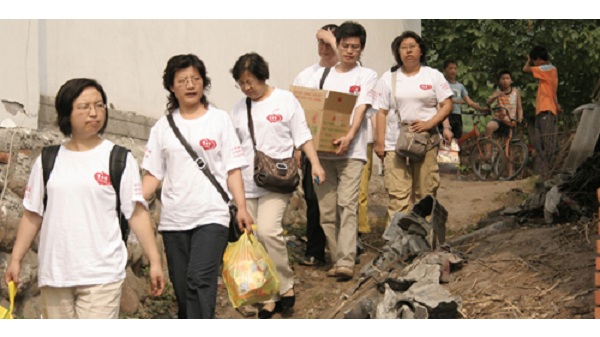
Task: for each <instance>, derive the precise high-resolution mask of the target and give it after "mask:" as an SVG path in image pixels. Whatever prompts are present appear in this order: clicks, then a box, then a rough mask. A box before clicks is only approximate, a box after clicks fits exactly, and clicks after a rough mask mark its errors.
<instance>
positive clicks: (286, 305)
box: [277, 288, 296, 311]
mask: <svg viewBox="0 0 600 337" xmlns="http://www.w3.org/2000/svg"><path fill="white" fill-rule="evenodd" d="M292 291H294V294H293V295H292V296H281V299H280V300H279V301H278V302H277V303H280V304H281V305H280V306H281V311H286V310H289V309H291V308H293V307H294V304H296V291H295V290H294V288H292Z"/></svg>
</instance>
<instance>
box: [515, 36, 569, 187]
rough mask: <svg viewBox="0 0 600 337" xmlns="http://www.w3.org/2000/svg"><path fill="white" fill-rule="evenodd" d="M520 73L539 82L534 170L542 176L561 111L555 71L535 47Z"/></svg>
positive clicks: (551, 157)
mask: <svg viewBox="0 0 600 337" xmlns="http://www.w3.org/2000/svg"><path fill="white" fill-rule="evenodd" d="M523 72H528V73H532V74H533V77H534V78H537V79H538V80H539V83H538V91H537V96H536V100H535V137H534V147H535V153H536V155H535V169H536V172H537V173H539V174H543V175H545V174H547V173H549V170H550V169H551V165H552V163H553V160H554V158H555V156H556V147H557V146H556V145H557V137H558V123H557V121H558V119H557V115H558V113H559V112H560V111H561V110H562V109H561V107H560V105H559V104H558V99H557V96H556V91H557V88H558V71H557V69H556V67H555V66H553V65H552V64H551V63H550V61H549V57H548V51H547V50H546V48H544V47H542V46H535V47H533V49H531V51H530V52H529V55H528V56H527V62H526V63H525V65H524V66H523Z"/></svg>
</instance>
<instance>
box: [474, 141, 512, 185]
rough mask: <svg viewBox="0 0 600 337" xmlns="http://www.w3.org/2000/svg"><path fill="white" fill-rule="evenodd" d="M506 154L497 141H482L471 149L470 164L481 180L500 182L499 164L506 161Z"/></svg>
mask: <svg viewBox="0 0 600 337" xmlns="http://www.w3.org/2000/svg"><path fill="white" fill-rule="evenodd" d="M503 157H504V153H503V152H502V149H501V148H500V146H499V145H498V143H496V142H495V141H493V140H491V139H480V140H479V141H477V142H476V143H475V145H474V146H473V148H472V149H471V155H470V158H469V163H470V164H471V168H472V169H473V173H475V176H477V178H479V179H480V180H498V162H499V161H504V158H503Z"/></svg>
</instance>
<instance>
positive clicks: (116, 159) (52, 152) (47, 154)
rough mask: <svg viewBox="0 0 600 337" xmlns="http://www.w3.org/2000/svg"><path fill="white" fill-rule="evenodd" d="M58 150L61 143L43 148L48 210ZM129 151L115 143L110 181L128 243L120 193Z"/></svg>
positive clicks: (123, 232) (111, 160)
mask: <svg viewBox="0 0 600 337" xmlns="http://www.w3.org/2000/svg"><path fill="white" fill-rule="evenodd" d="M58 150H60V145H50V146H45V147H44V148H42V172H43V174H44V211H45V210H46V203H47V202H48V194H47V193H46V183H48V179H50V174H51V173H52V169H53V168H54V162H55V161H56V156H57V155H58ZM128 152H129V150H128V149H127V148H125V147H122V146H119V145H115V146H114V147H113V148H112V150H111V151H110V164H109V175H110V182H111V184H112V186H113V188H114V189H115V192H116V193H117V204H116V206H115V207H116V210H117V214H118V215H119V225H120V227H121V237H122V239H123V241H125V244H127V238H128V237H129V223H128V222H127V219H126V218H125V216H124V215H123V213H121V208H120V207H119V206H120V205H121V197H120V195H119V194H120V191H121V189H120V188H121V176H122V175H123V171H124V170H125V165H126V163H127V153H128Z"/></svg>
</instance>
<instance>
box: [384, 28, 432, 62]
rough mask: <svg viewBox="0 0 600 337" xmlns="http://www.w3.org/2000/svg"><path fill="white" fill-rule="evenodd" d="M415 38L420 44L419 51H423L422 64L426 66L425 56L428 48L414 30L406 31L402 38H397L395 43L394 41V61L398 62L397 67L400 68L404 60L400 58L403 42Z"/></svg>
mask: <svg viewBox="0 0 600 337" xmlns="http://www.w3.org/2000/svg"><path fill="white" fill-rule="evenodd" d="M411 37H412V38H413V39H415V41H417V44H419V49H421V58H420V61H421V64H425V63H426V62H425V54H427V46H426V45H425V42H423V39H422V38H421V37H420V36H419V34H417V33H415V32H413V31H412V30H405V31H404V32H403V33H402V34H400V36H397V37H396V38H395V39H394V41H392V55H394V59H395V60H396V65H397V66H398V67H401V66H402V58H401V57H400V45H401V44H402V41H404V40H406V39H408V38H411Z"/></svg>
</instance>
